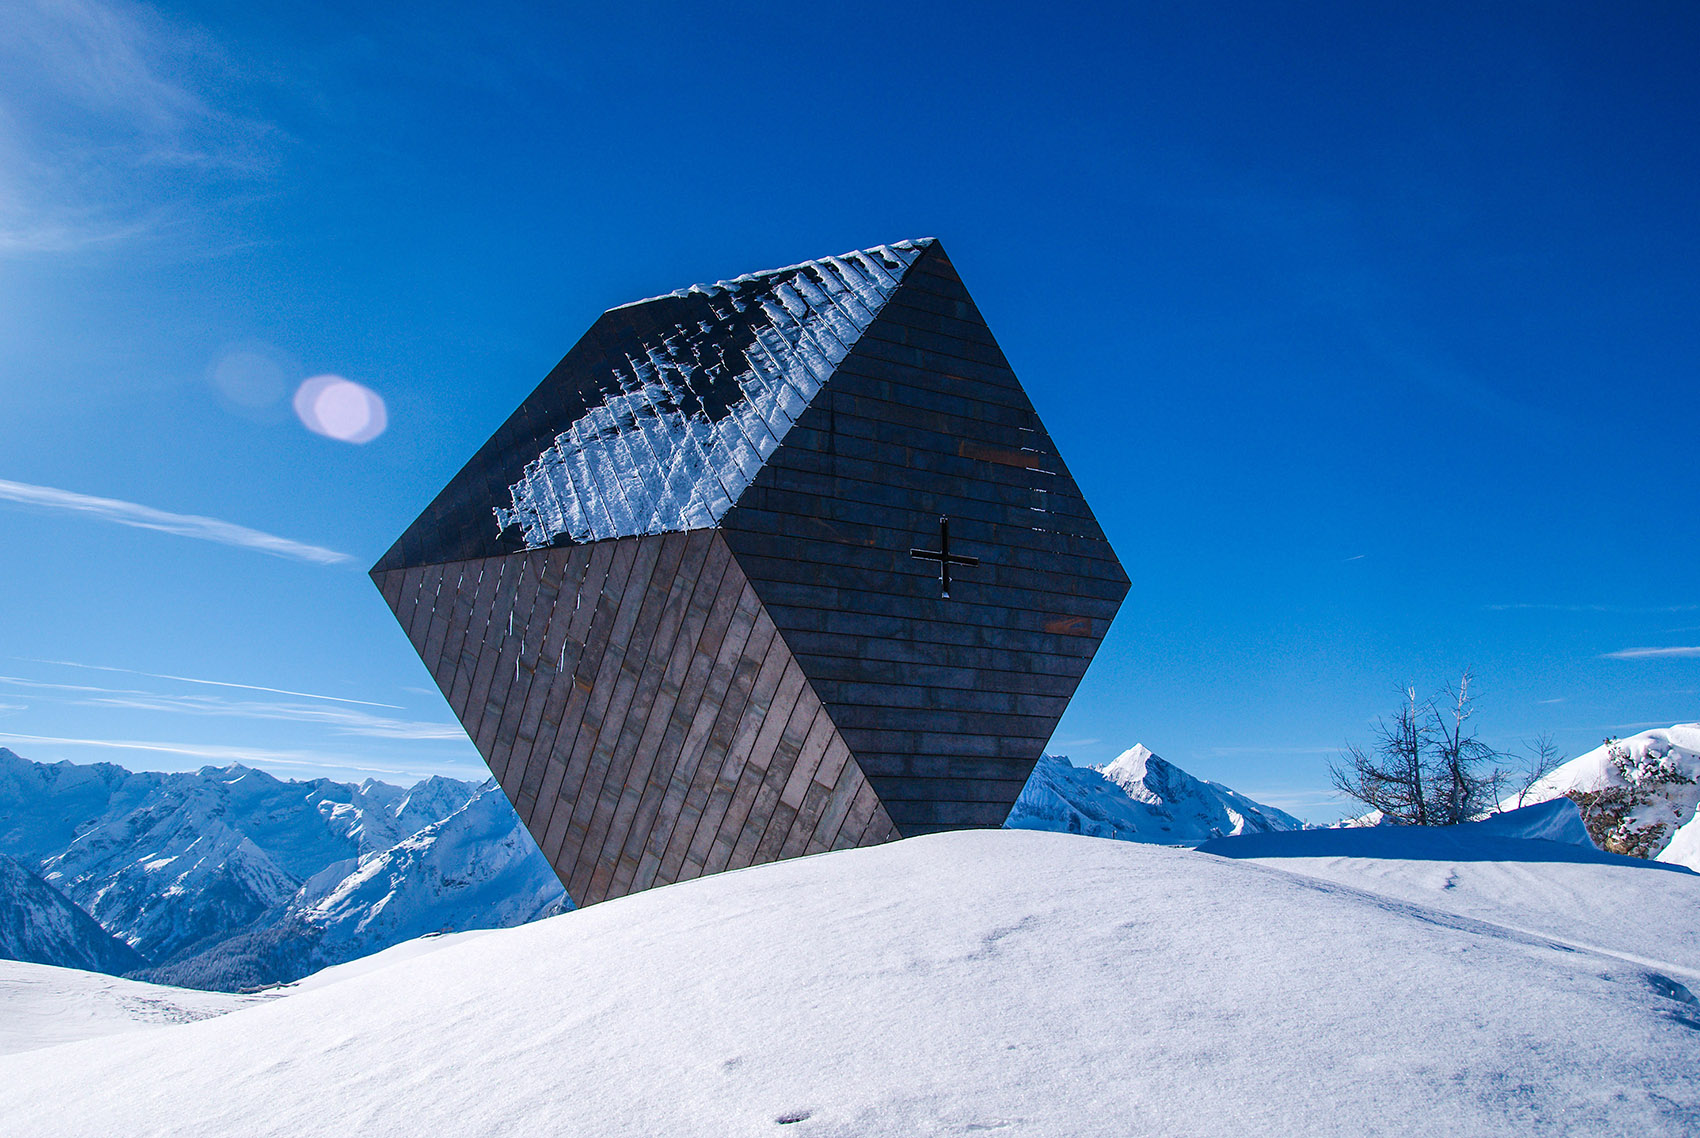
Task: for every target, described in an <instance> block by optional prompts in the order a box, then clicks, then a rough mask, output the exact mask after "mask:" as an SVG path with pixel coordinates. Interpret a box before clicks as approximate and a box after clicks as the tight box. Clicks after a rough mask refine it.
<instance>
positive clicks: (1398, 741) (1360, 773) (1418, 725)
mask: <svg viewBox="0 0 1700 1138" xmlns="http://www.w3.org/2000/svg"><path fill="white" fill-rule="evenodd" d="M1404 694H1405V702H1404V704H1403V705H1401V706H1400V708H1399V710H1398V711H1397V712H1395V713H1394V716H1393V720H1392V722H1389V721H1387V720H1385V719H1380V720H1377V721H1376V724H1375V746H1374V749H1373V750H1372V751H1371V752H1368V753H1366V752H1365V751H1364V750H1363V748H1361V747H1359V746H1358V745H1357V744H1355V743H1354V744H1352V745H1350V746H1349V747H1347V748H1346V753H1345V754H1344V755H1342V756H1341V759H1340V761H1339V762H1335V763H1330V764H1329V767H1328V773H1329V776H1330V777H1331V778H1332V779H1333V782H1334V788H1335V789H1336V790H1338V791H1340V792H1341V793H1342V794H1344V795H1346V796H1347V797H1348V798H1354V799H1356V800H1357V801H1359V802H1362V803H1363V804H1364V805H1365V806H1368V807H1369V808H1370V809H1371V810H1379V811H1380V812H1381V814H1382V816H1383V817H1384V818H1387V819H1389V820H1390V821H1392V822H1395V823H1397V824H1400V825H1407V826H1427V825H1429V818H1428V805H1429V802H1428V800H1429V789H1428V785H1427V781H1426V778H1425V775H1426V773H1427V772H1425V770H1424V769H1423V766H1424V753H1425V752H1426V751H1427V750H1428V745H1429V727H1428V716H1429V711H1430V708H1429V707H1428V706H1427V705H1424V704H1421V703H1419V702H1418V700H1417V689H1416V688H1415V687H1408V688H1406V689H1405V692H1404Z"/></svg>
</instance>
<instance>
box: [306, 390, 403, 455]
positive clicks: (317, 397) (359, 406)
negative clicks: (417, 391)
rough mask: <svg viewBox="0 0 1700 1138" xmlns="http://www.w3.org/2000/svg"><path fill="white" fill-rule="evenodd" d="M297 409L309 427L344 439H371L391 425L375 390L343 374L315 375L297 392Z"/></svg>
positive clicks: (362, 441)
mask: <svg viewBox="0 0 1700 1138" xmlns="http://www.w3.org/2000/svg"><path fill="white" fill-rule="evenodd" d="M295 413H296V415H298V416H300V418H301V422H302V424H303V425H304V426H305V427H306V428H307V429H308V430H309V431H314V432H316V433H318V434H321V435H324V436H325V437H326V438H331V439H340V440H341V441H342V442H345V443H369V442H371V441H372V440H373V439H375V438H377V437H378V436H379V435H381V434H383V433H384V428H385V427H387V426H389V422H390V421H389V415H388V414H387V413H386V412H385V410H384V401H383V399H381V398H380V397H379V396H378V393H377V392H376V391H373V390H372V389H371V388H369V387H364V386H362V385H360V384H358V383H355V382H354V381H352V380H347V379H344V378H342V376H340V375H316V376H314V377H313V378H312V379H309V380H307V381H306V382H305V383H303V384H302V385H301V386H300V387H299V388H298V389H297V390H296V392H295Z"/></svg>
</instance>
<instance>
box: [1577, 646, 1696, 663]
mask: <svg viewBox="0 0 1700 1138" xmlns="http://www.w3.org/2000/svg"><path fill="white" fill-rule="evenodd" d="M1669 656H1700V645H1696V646H1694V647H1689V648H1625V649H1623V651H1621V652H1607V653H1606V654H1605V655H1604V656H1603V657H1601V658H1602V659H1605V660H1657V659H1660V658H1663V657H1669Z"/></svg>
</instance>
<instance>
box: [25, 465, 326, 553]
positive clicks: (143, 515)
mask: <svg viewBox="0 0 1700 1138" xmlns="http://www.w3.org/2000/svg"><path fill="white" fill-rule="evenodd" d="M0 500H5V501H11V502H22V503H23V504H25V505H29V506H44V507H46V508H47V509H50V510H65V511H69V512H71V513H76V514H89V515H91V516H93V517H96V518H99V519H101V520H102V521H108V522H117V523H118V524H119V525H121V526H134V527H136V528H137V529H151V530H159V531H160V532H161V533H174V534H176V535H178V536H179V537H194V538H199V539H200V540H202V541H216V542H218V543H219V544H220V545H234V546H238V547H240V548H242V549H254V550H258V551H259V552H261V553H269V554H271V555H272V556H273V557H291V558H294V559H295V560H297V561H310V562H312V563H313V564H315V565H341V564H345V563H347V562H351V561H353V560H354V558H352V557H350V556H349V555H348V554H346V553H338V552H337V551H336V550H334V549H324V548H322V547H320V546H317V545H306V544H304V543H302V542H299V541H290V540H289V539H288V538H286V537H278V536H276V535H275V534H269V533H261V532H260V531H259V530H257V529H249V528H248V527H247V526H239V525H236V524H235V523H233V522H222V521H219V520H218V519H217V518H202V517H197V516H196V515H194V514H170V513H166V512H165V511H164V510H156V509H154V508H153V507H151V506H142V505H138V504H137V503H135V502H121V501H119V500H118V499H116V498H94V497H90V496H89V495H87V494H75V493H72V492H71V491H69V490H56V489H54V488H53V487H51V486H31V485H30V484H29V483H27V482H8V481H6V480H5V479H3V478H0Z"/></svg>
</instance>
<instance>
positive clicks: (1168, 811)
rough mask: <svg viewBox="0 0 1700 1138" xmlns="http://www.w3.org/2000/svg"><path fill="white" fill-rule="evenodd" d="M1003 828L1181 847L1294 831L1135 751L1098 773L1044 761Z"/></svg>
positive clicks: (1288, 821)
mask: <svg viewBox="0 0 1700 1138" xmlns="http://www.w3.org/2000/svg"><path fill="white" fill-rule="evenodd" d="M1005 825H1006V826H1008V827H1011V828H1014V829H1024V830H1058V831H1061V832H1064V833H1070V834H1086V835H1089V836H1091V837H1098V838H1119V839H1121V840H1123V841H1133V842H1159V843H1162V844H1166V845H1185V844H1190V843H1197V842H1203V841H1208V840H1209V839H1211V838H1218V837H1222V836H1223V835H1225V834H1246V833H1251V834H1258V833H1265V832H1268V831H1271V830H1297V829H1299V828H1301V827H1302V826H1303V825H1304V823H1302V822H1300V821H1299V820H1298V819H1297V818H1295V817H1293V816H1292V815H1291V814H1287V813H1284V812H1282V811H1280V810H1277V809H1275V808H1274V807H1273V806H1264V805H1263V804H1261V803H1258V802H1253V801H1252V800H1251V799H1249V798H1247V797H1246V796H1245V795H1243V794H1239V793H1237V792H1235V791H1232V790H1229V789H1228V788H1227V787H1225V786H1219V785H1217V784H1216V783H1213V782H1207V781H1205V780H1204V779H1199V778H1194V777H1193V776H1192V775H1190V774H1187V773H1186V772H1185V771H1183V770H1181V769H1180V768H1179V767H1177V766H1175V765H1174V764H1173V763H1170V762H1167V761H1165V760H1163V759H1162V758H1159V757H1158V756H1156V755H1154V754H1152V753H1151V752H1150V751H1149V750H1147V749H1146V748H1145V747H1144V746H1141V745H1138V744H1135V745H1134V746H1133V747H1131V748H1129V749H1128V750H1126V751H1124V752H1122V754H1121V755H1120V756H1118V757H1117V758H1116V760H1115V761H1114V762H1112V763H1110V764H1108V765H1107V766H1104V767H1076V766H1073V765H1071V764H1070V763H1069V761H1068V760H1067V759H1063V758H1056V757H1054V756H1051V755H1046V756H1045V757H1044V758H1042V759H1040V760H1039V765H1038V766H1037V767H1035V768H1034V770H1033V777H1032V778H1030V779H1029V780H1028V782H1027V786H1026V787H1025V788H1024V789H1023V790H1022V792H1021V797H1020V798H1018V799H1016V802H1015V808H1014V809H1013V810H1011V811H1010V816H1009V821H1008V822H1006V823H1005Z"/></svg>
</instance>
